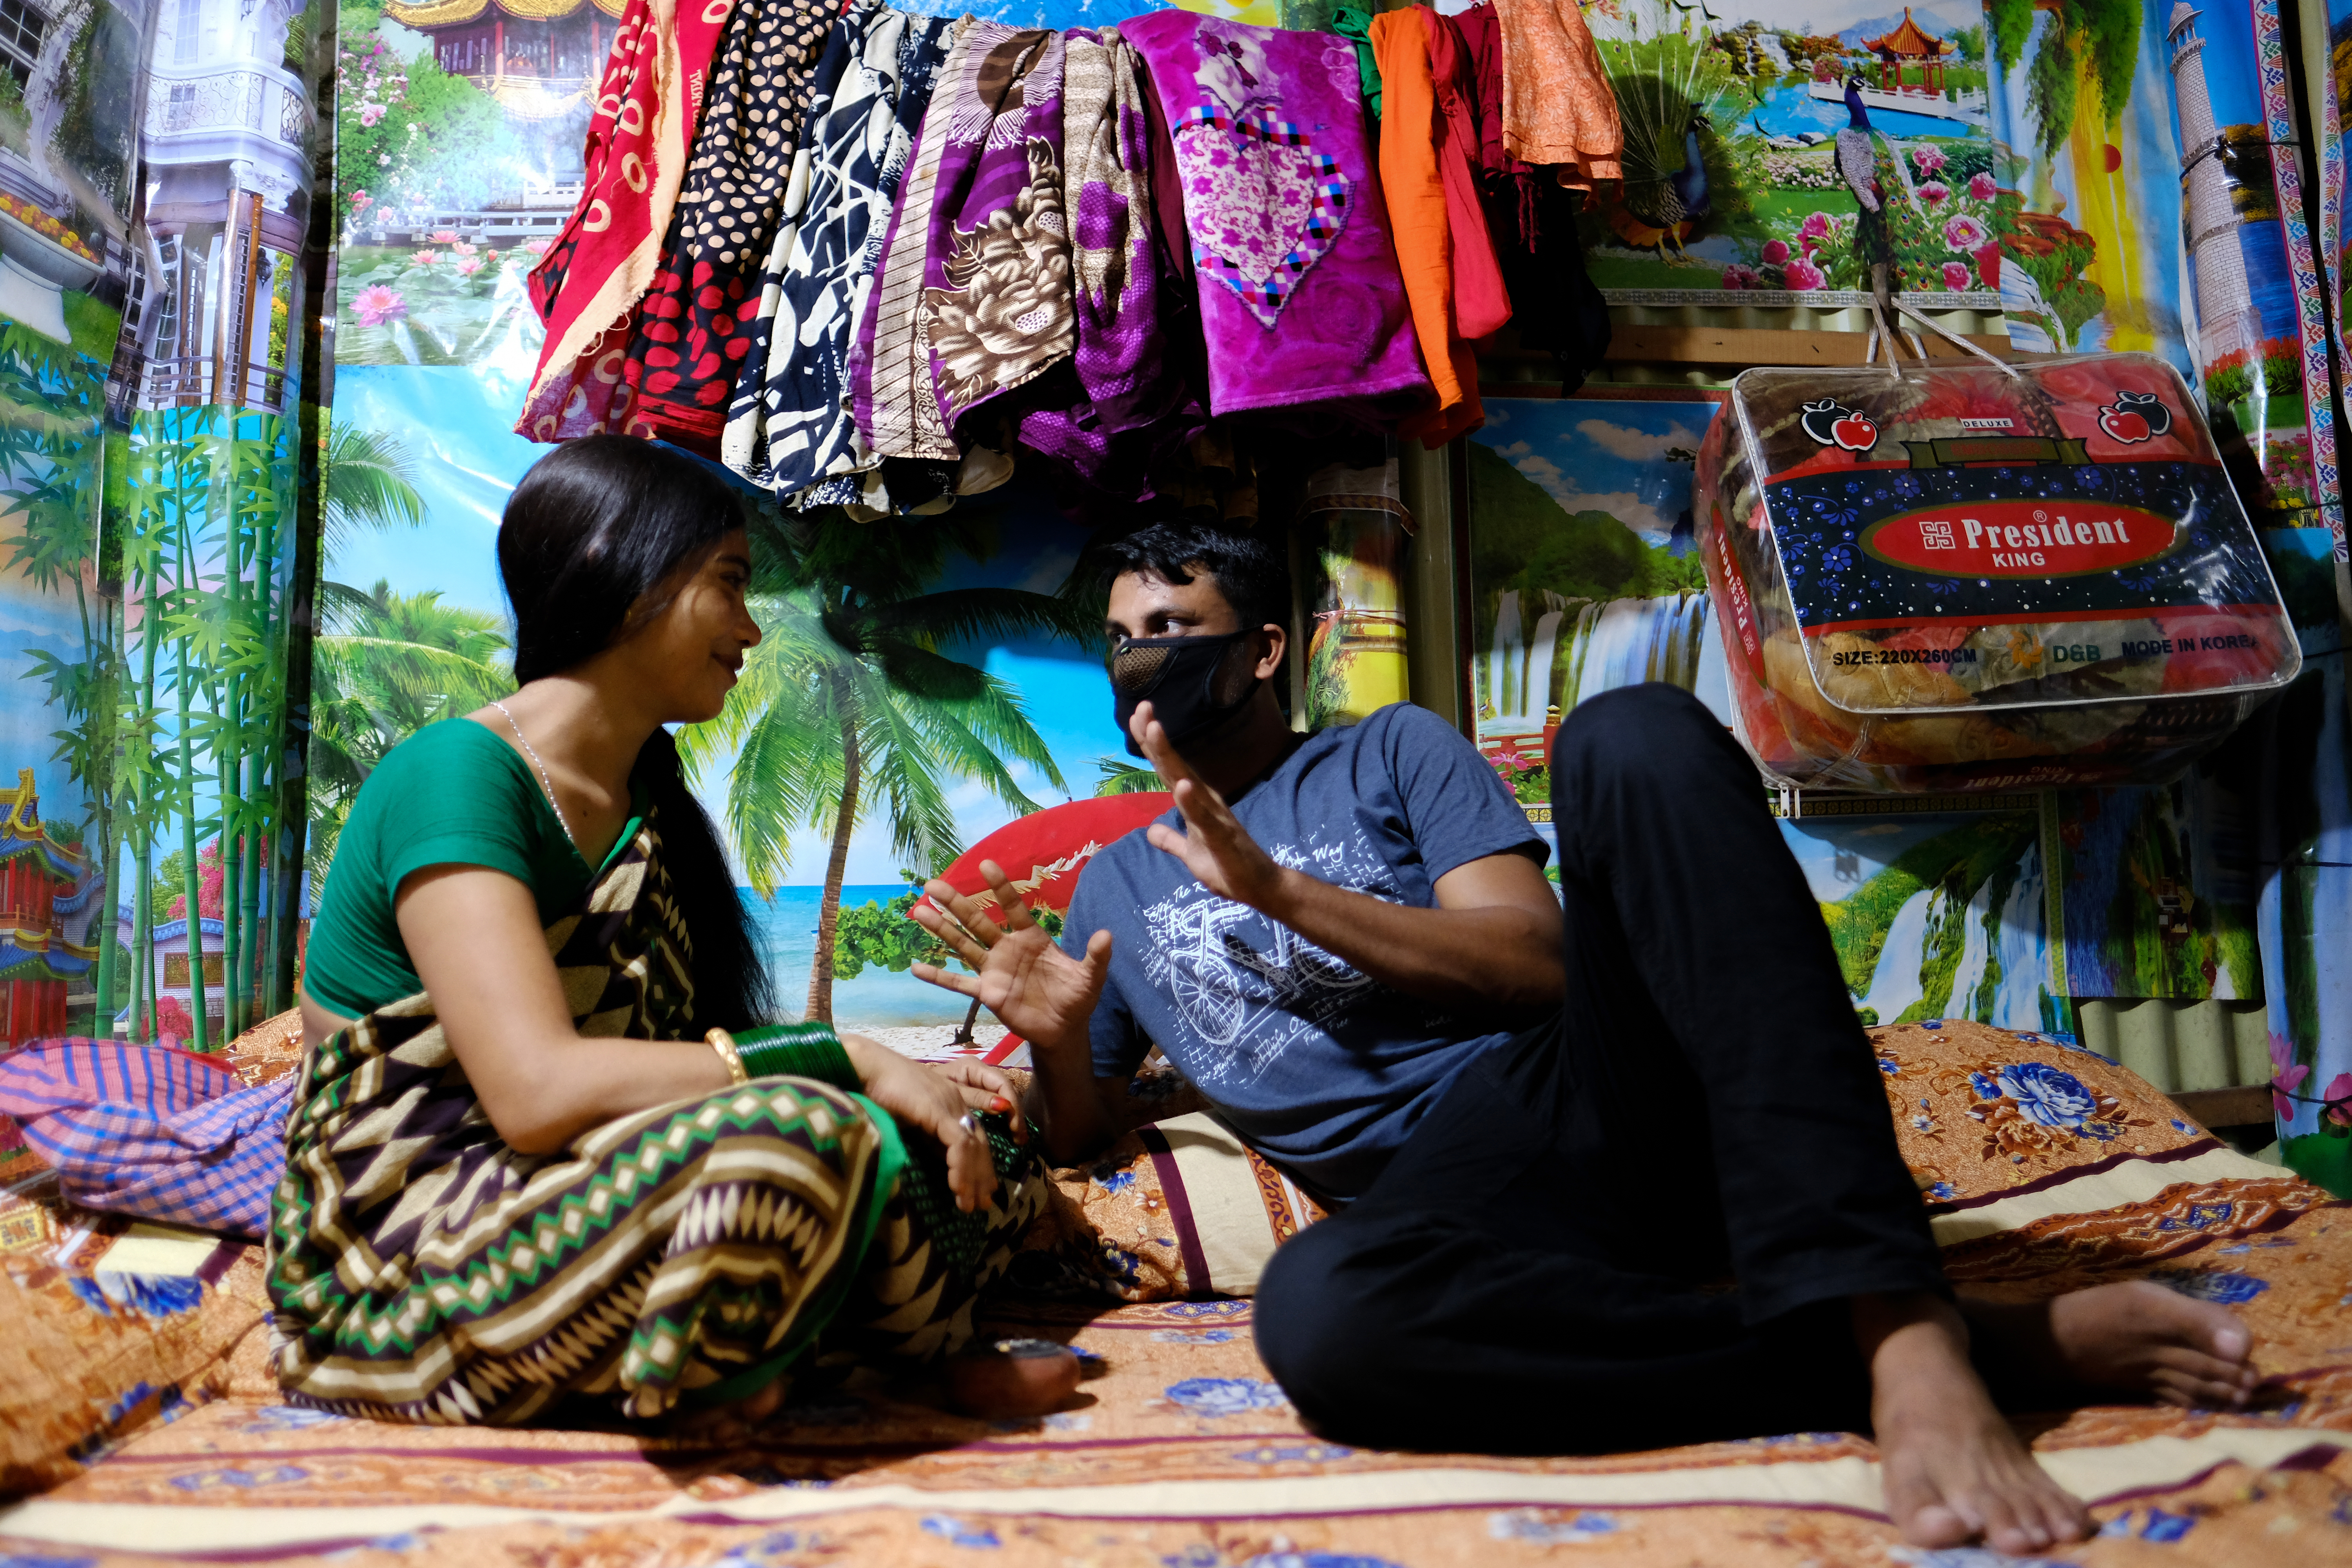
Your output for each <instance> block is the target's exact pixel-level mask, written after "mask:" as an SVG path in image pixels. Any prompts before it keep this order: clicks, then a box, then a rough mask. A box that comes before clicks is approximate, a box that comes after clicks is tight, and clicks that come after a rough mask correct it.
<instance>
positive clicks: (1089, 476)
mask: <svg viewBox="0 0 2352 1568" xmlns="http://www.w3.org/2000/svg"><path fill="white" fill-rule="evenodd" d="M1063 41H1064V44H1065V47H1066V65H1065V68H1064V87H1063V95H1062V116H1063V138H1064V141H1063V145H1064V150H1065V151H1064V162H1065V169H1064V176H1065V182H1066V190H1067V193H1068V199H1069V206H1070V219H1071V228H1070V258H1071V264H1072V270H1073V274H1074V280H1075V290H1076V310H1077V346H1076V350H1075V351H1074V352H1073V353H1072V355H1071V370H1072V374H1070V375H1068V376H1066V377H1055V378H1048V379H1046V380H1043V381H1040V382H1039V383H1038V384H1037V386H1036V389H1035V391H1034V393H1033V394H1032V395H1030V396H1029V397H1027V398H1025V399H1024V401H1026V402H1028V403H1029V404H1030V406H1029V407H1028V409H1027V411H1026V412H1024V414H1023V415H1022V416H1021V439H1022V442H1023V444H1024V445H1025V446H1027V447H1031V448H1033V449H1034V450H1036V451H1039V452H1044V453H1045V454H1047V455H1048V456H1050V457H1053V458H1057V459H1059V460H1060V461H1061V462H1063V463H1065V464H1066V465H1067V466H1068V467H1069V468H1071V470H1072V471H1074V472H1075V473H1076V475H1077V476H1078V477H1079V478H1080V479H1084V480H1085V481H1086V482H1087V484H1089V485H1091V486H1093V487H1094V488H1095V489H1097V490H1100V491H1102V492H1103V493H1105V494H1107V495H1110V496H1113V497H1116V498H1120V499H1126V500H1136V499H1140V498H1141V497H1142V496H1145V495H1148V494H1149V493H1150V489H1149V484H1150V473H1151V470H1152V469H1153V468H1154V467H1155V466H1156V465H1157V463H1158V460H1159V458H1160V457H1161V456H1162V455H1163V454H1164V453H1166V452H1167V451H1169V450H1170V449H1171V448H1172V447H1177V446H1180V445H1181V444H1182V443H1184V442H1186V441H1189V440H1191V439H1192V437H1194V436H1196V435H1198V434H1200V432H1201V429H1202V426H1203V425H1205V424H1206V423H1207V416H1206V415H1204V414H1203V413H1202V409H1201V405H1200V401H1199V399H1198V397H1197V396H1196V395H1194V393H1193V391H1192V387H1191V386H1190V384H1188V383H1187V382H1186V381H1185V379H1184V378H1183V377H1182V376H1181V375H1179V374H1176V373H1175V371H1174V368H1173V366H1172V365H1171V364H1170V363H1168V354H1167V351H1166V345H1165V344H1164V343H1163V342H1162V341H1161V334H1162V327H1161V322H1160V306H1161V298H1162V291H1163V290H1164V289H1171V288H1173V287H1174V286H1175V285H1174V283H1173V281H1172V279H1169V278H1168V277H1167V276H1166V269H1165V268H1163V267H1162V266H1161V250H1160V237H1159V234H1158V232H1157V229H1156V226H1155V225H1154V222H1153V218H1154V212H1153V207H1152V202H1153V197H1154V195H1155V193H1154V191H1153V188H1152V186H1153V175H1154V170H1153V158H1152V145H1151V138H1150V105H1149V104H1148V102H1147V101H1146V100H1145V96H1144V95H1145V94H1146V93H1148V92H1149V91H1150V86H1149V84H1148V83H1147V81H1146V79H1145V78H1144V75H1143V71H1142V60H1141V58H1140V57H1139V56H1138V55H1137V54H1136V52H1135V47H1134V46H1133V45H1131V44H1129V42H1128V41H1127V40H1126V39H1125V38H1123V37H1120V36H1119V34H1118V29H1117V28H1113V27H1105V28H1103V29H1101V30H1100V31H1099V32H1097V31H1096V30H1094V29H1091V28H1087V27H1073V28H1071V29H1070V30H1069V31H1068V32H1067V33H1066V34H1064V35H1063Z"/></svg>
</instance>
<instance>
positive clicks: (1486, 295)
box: [1414, 5, 1511, 342]
mask: <svg viewBox="0 0 2352 1568" xmlns="http://www.w3.org/2000/svg"><path fill="white" fill-rule="evenodd" d="M1414 9H1415V10H1417V11H1419V12H1420V13H1421V19H1422V21H1423V23H1424V24H1425V25H1426V26H1427V29H1428V33H1429V75H1430V79H1431V81H1432V82H1433V83H1434V84H1435V85H1436V89H1437V121H1436V127H1435V128H1436V131H1437V177H1438V178H1439V179H1440V180H1443V181H1444V183H1445V225H1446V232H1447V233H1448V234H1449V235H1451V236H1452V237H1453V242H1454V331H1456V332H1457V333H1459V334H1460V335H1461V336H1463V337H1465V338H1468V339H1470V340H1472V341H1474V342H1475V341H1476V340H1477V339H1479V338H1483V337H1485V336H1486V335H1487V334H1488V333H1489V332H1494V331H1500V330H1501V328H1502V325H1503V323H1504V322H1506V321H1509V320H1510V319H1511V296H1510V294H1509V292H1508V290H1507V289H1505V288H1504V287H1503V264H1502V262H1501V260H1500V259H1499V258H1497V257H1496V253H1495V237H1494V236H1493V235H1492V234H1491V233H1490V232H1488V230H1487V227H1486V203H1485V202H1484V201H1483V200H1481V199H1480V196H1479V192H1478V170H1477V163H1478V118H1477V107H1476V105H1477V98H1478V80H1477V77H1476V75H1475V72H1473V70H1472V69H1471V66H1470V46H1469V45H1468V43H1466V42H1465V40H1464V38H1463V37H1462V30H1461V29H1460V28H1459V27H1457V26H1454V18H1453V17H1451V16H1439V15H1438V14H1437V12H1436V11H1435V10H1434V9H1433V7H1430V6H1427V5H1417V6H1415V7H1414Z"/></svg>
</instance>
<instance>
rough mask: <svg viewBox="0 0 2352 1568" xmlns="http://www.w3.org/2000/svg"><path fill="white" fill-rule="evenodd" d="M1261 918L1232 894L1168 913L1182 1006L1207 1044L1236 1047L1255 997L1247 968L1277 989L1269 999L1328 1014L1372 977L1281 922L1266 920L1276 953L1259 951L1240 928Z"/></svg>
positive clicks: (1174, 979)
mask: <svg viewBox="0 0 2352 1568" xmlns="http://www.w3.org/2000/svg"><path fill="white" fill-rule="evenodd" d="M1155 912H1156V911H1155ZM1257 918H1259V917H1258V914H1257V911H1256V910H1253V909H1251V908H1249V907H1248V906H1247V905H1245V904H1237V903H1234V902H1231V901H1229V900H1224V899H1203V900H1200V901H1198V902H1196V903H1192V904H1189V905H1186V906H1185V907H1184V908H1182V909H1180V910H1173V911H1171V912H1170V913H1169V914H1168V915H1167V916H1165V917H1163V919H1164V921H1165V923H1166V926H1167V928H1168V929H1167V931H1166V932H1165V935H1164V936H1163V939H1162V940H1163V942H1164V943H1165V951H1166V952H1168V960H1169V970H1170V979H1171V983H1172V985H1173V989H1174V991H1175V995H1176V1005H1177V1007H1178V1008H1179V1009H1180V1010H1181V1012H1182V1013H1183V1015H1184V1017H1185V1020H1186V1021H1187V1022H1189V1023H1190V1024H1191V1025H1192V1027H1193V1028H1194V1029H1195V1030H1196V1031H1197V1032H1198V1033H1199V1034H1200V1037H1201V1038H1202V1042H1203V1043H1205V1044H1207V1045H1212V1046H1230V1045H1232V1044H1233V1043H1234V1041H1235V1040H1236V1039H1238V1038H1240V1037H1241V1032H1242V1025H1243V1024H1244V1022H1245V1021H1246V1020H1247V1018H1248V1016H1249V1007H1248V1004H1249V1002H1250V1001H1251V1000H1252V998H1250V997H1249V996H1247V995H1245V994H1244V992H1243V978H1242V976H1243V973H1244V971H1246V972H1248V973H1253V974H1255V975H1257V976H1258V977H1259V978H1260V979H1262V980H1264V981H1265V983H1266V984H1268V985H1269V986H1271V987H1272V988H1273V990H1274V995H1273V996H1272V997H1270V998H1267V999H1266V1000H1267V1001H1269V1002H1270V1003H1271V1004H1272V1005H1276V1006H1280V1007H1282V1008H1283V1009H1284V1010H1285V1011H1286V1012H1295V1013H1307V1014H1309V1015H1310V1016H1328V1012H1329V1011H1330V1010H1331V1004H1333V1003H1335V1002H1336V1001H1337V1000H1338V999H1339V997H1341V996H1344V995H1346V994H1349V993H1350V992H1354V991H1360V990H1361V989H1362V988H1364V987H1365V986H1367V985H1370V984H1371V983H1372V979H1371V976H1370V975H1368V974H1366V973H1363V972H1362V971H1360V970H1358V969H1356V968H1354V967H1353V966H1351V965H1350V964H1349V963H1346V962H1345V961H1343V960H1341V959H1339V958H1337V957H1334V956H1333V955H1332V954H1330V953H1328V952H1324V951H1323V950H1322V949H1321V948H1319V947H1317V946H1316V945H1315V944H1314V943H1313V942H1307V941H1306V940H1304V939H1302V938H1301V937H1300V936H1299V935H1298V933H1297V932H1296V931H1292V930H1291V929H1290V928H1289V927H1288V926H1286V925H1284V924H1283V923H1282V922H1281V921H1266V922H1265V923H1266V924H1267V925H1268V926H1270V927H1272V928H1273V931H1274V951H1273V952H1257V951H1256V950H1255V949H1254V948H1252V947H1251V946H1250V945H1249V944H1248V943H1246V942H1243V941H1242V940H1241V939H1240V938H1239V937H1238V936H1236V935H1234V934H1233V933H1234V931H1235V929H1236V928H1237V927H1239V926H1241V925H1243V924H1244V922H1246V921H1251V920H1253V919H1257ZM1301 1003H1305V1004H1307V1005H1304V1006H1302V1005H1298V1004H1301ZM1256 1065H1257V1064H1255V1062H1253V1063H1252V1066H1253V1068H1255V1066H1256Z"/></svg>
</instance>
